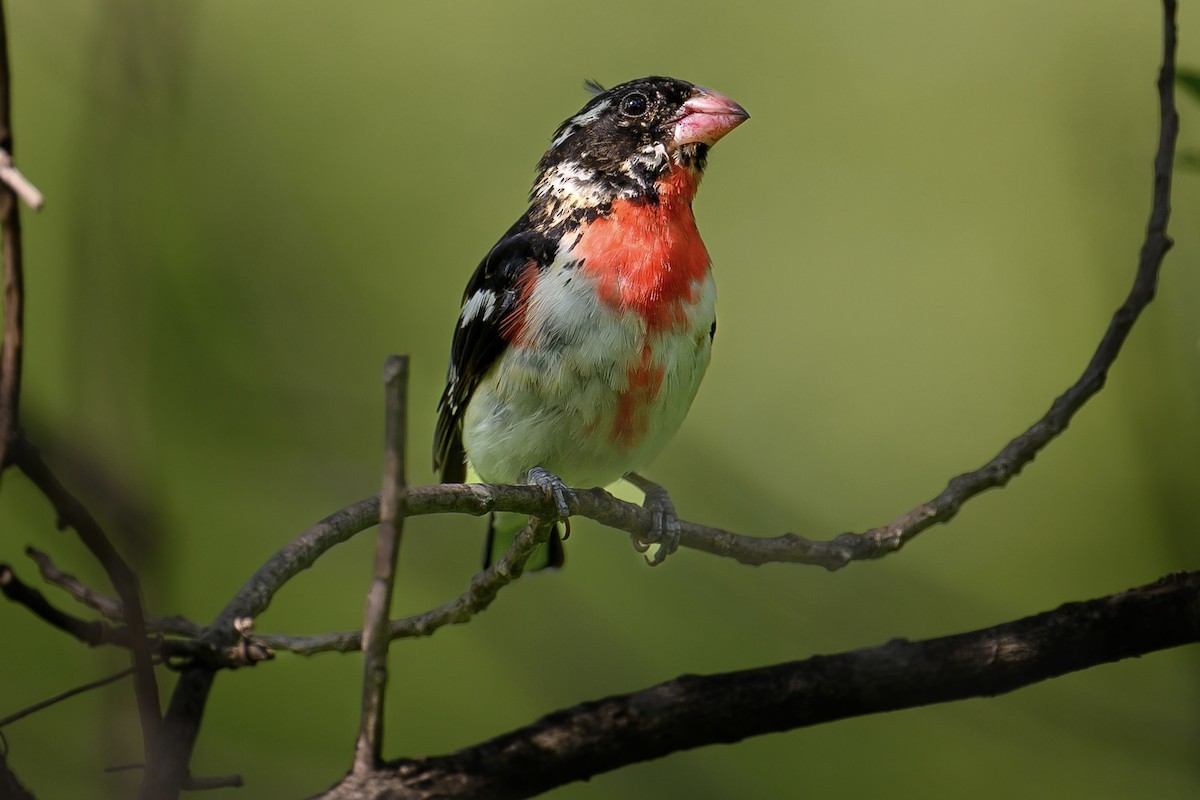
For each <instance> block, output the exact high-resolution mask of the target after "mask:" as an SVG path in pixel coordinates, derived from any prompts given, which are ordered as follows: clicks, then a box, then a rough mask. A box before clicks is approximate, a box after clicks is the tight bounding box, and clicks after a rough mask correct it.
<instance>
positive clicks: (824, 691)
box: [322, 572, 1200, 800]
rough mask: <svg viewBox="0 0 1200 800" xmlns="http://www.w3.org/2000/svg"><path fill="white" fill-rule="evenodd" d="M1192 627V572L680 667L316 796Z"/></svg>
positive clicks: (512, 762)
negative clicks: (923, 627)
mask: <svg viewBox="0 0 1200 800" xmlns="http://www.w3.org/2000/svg"><path fill="white" fill-rule="evenodd" d="M1198 641H1200V573H1195V572H1193V573H1183V574H1178V575H1172V576H1169V577H1167V578H1163V579H1162V580H1160V581H1158V582H1157V583H1154V584H1151V585H1149V586H1143V587H1140V588H1137V589H1131V590H1129V591H1126V592H1121V593H1119V594H1115V595H1111V596H1108V597H1104V598H1101V599H1099V600H1091V601H1088V602H1084V603H1070V604H1068V605H1064V606H1062V607H1061V608H1058V609H1056V610H1054V611H1049V612H1046V613H1043V614H1038V615H1037V616H1033V617H1026V618H1024V619H1018V620H1015V621H1013V622H1007V623H1004V624H1002V625H997V626H995V627H992V628H986V629H984V630H978V631H973V632H971V633H961V634H957V635H954V636H945V637H942V638H938V639H926V640H924V641H918V642H909V641H906V640H895V641H892V642H889V643H887V644H884V645H880V646H878V647H870V648H865V649H862V650H854V651H851V652H847V653H839V654H837V655H828V656H815V657H813V658H809V659H806V660H804V661H793V662H789V663H786V664H779V665H776V666H771V667H763V668H760V669H749V670H743V671H740V672H729V673H725V674H721V675H688V676H684V677H681V678H677V679H675V680H672V681H668V682H666V683H662V684H659V685H658V686H654V687H651V688H649V689H646V690H644V691H640V692H634V693H633V694H626V695H618V696H615V697H608V698H605V699H603V700H596V701H593V702H588V703H582V704H580V705H577V706H574V707H572V708H567V709H563V710H561V711H556V712H554V713H553V714H550V715H548V716H546V717H543V718H542V719H540V720H538V721H537V722H535V723H533V724H532V725H529V726H526V727H524V728H521V729H519V730H515V731H512V732H511V733H506V734H504V735H502V736H498V737H496V738H495V739H491V740H490V741H486V742H483V743H481V744H478V745H475V746H473V747H468V748H465V749H463V750H460V751H458V752H456V753H451V754H449V755H443V756H433V757H428V758H420V759H402V760H398V761H394V762H390V763H389V764H388V765H387V767H386V769H384V770H381V771H380V772H378V773H376V775H374V776H373V778H372V779H371V780H370V781H365V782H364V781H362V780H359V779H357V777H356V776H348V778H347V780H346V782H345V783H344V784H339V785H338V786H336V787H334V788H333V789H331V790H330V791H329V792H328V793H326V794H325V795H322V798H323V800H343V799H344V798H350V797H354V798H356V800H368V798H384V797H386V798H390V799H391V800H426V799H427V798H434V797H437V798H455V797H463V798H466V797H472V798H476V797H487V798H493V799H495V800H502V799H504V798H521V797H532V796H534V795H537V794H540V793H542V792H545V791H547V790H549V789H552V788H554V787H557V786H563V785H565V784H567V783H571V782H574V781H579V780H587V779H588V778H590V777H592V776H594V775H597V774H599V773H602V772H607V771H610V770H613V769H617V768H619V767H623V766H627V765H629V764H634V763H637V762H641V761H648V760H651V759H655V758H661V757H662V756H665V755H668V754H670V753H675V752H679V751H681V750H688V749H691V748H695V747H702V746H704V745H710V744H722V743H729V742H736V741H739V740H741V739H745V738H747V737H749V736H757V735H761V734H765V733H774V732H778V731H784V730H792V729H795V728H801V727H805V726H809V725H817V724H820V723H825V722H830V721H833V720H839V719H847V718H850V717H857V716H863V715H866V714H877V713H880V712H884V711H895V710H898V709H903V708H914V707H917V706H923V705H929V704H931V703H944V702H948V701H952V700H962V699H966V698H970V697H990V696H994V695H999V694H1004V693H1005V692H1010V691H1013V690H1014V689H1019V688H1021V687H1024V686H1029V685H1030V684H1033V683H1037V682H1039V681H1043V680H1046V679H1048V678H1053V677H1057V676H1060V675H1065V674H1067V673H1069V672H1074V671H1076V670H1081V669H1087V668H1088V667H1093V666H1096V665H1098V664H1104V663H1108V662H1111V661H1118V660H1120V659H1124V658H1131V657H1134V656H1140V655H1145V654H1146V653H1150V652H1154V651H1156V650H1162V649H1165V648H1169V647H1177V646H1179V645H1183V644H1188V643H1193V642H1198Z"/></svg>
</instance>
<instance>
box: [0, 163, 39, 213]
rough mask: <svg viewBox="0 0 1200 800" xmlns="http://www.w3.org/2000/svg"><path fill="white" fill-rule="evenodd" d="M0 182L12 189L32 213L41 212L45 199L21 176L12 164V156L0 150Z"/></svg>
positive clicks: (19, 171)
mask: <svg viewBox="0 0 1200 800" xmlns="http://www.w3.org/2000/svg"><path fill="white" fill-rule="evenodd" d="M0 181H3V182H4V183H6V184H8V188H10V189H12V190H13V192H15V193H16V195H17V197H20V198H21V199H22V200H24V201H25V205H27V206H29V207H30V208H31V209H33V210H34V211H41V210H42V206H43V205H44V204H45V202H46V198H45V197H44V196H43V195H42V193H41V191H39V190H38V188H37V187H36V186H34V185H33V183H32V182H31V181H30V180H29V179H28V178H26V177H25V176H24V175H22V174H21V170H19V169H17V167H16V165H15V164H13V160H12V156H11V155H10V154H9V153H8V152H7V151H5V150H0Z"/></svg>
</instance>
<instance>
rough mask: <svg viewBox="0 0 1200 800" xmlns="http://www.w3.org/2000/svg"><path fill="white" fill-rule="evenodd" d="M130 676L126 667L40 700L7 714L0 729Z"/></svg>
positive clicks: (2, 719)
mask: <svg viewBox="0 0 1200 800" xmlns="http://www.w3.org/2000/svg"><path fill="white" fill-rule="evenodd" d="M132 674H133V667H126V668H125V669H123V670H121V671H120V672H114V673H113V674H112V675H108V676H106V677H104V678H100V679H99V680H94V681H91V682H90V683H85V684H83V685H82V686H76V687H75V688H73V689H68V690H67V691H65V692H63V693H61V694H56V695H54V696H53V697H48V698H46V699H45V700H41V701H39V702H37V703H34V704H33V705H31V706H28V707H26V708H22V709H21V710H20V711H14V712H13V713H12V714H9V715H8V716H7V717H3V718H0V728H3V727H5V726H6V725H11V724H13V723H14V722H16V721H18V720H21V719H24V718H25V717H28V716H29V715H30V714H36V713H37V712H39V711H41V710H42V709H44V708H49V707H50V706H52V705H55V704H57V703H61V702H62V701H63V700H69V699H70V698H72V697H74V696H75V695H79V694H83V693H84V692H90V691H91V690H93V689H99V688H100V687H101V686H107V685H108V684H110V683H116V682H117V681H119V680H121V679H122V678H127V677H129V676H130V675H132ZM3 796H4V794H3V793H0V797H3Z"/></svg>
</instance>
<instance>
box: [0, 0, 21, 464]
mask: <svg viewBox="0 0 1200 800" xmlns="http://www.w3.org/2000/svg"><path fill="white" fill-rule="evenodd" d="M11 120H12V94H11V87H10V81H9V68H8V28H7V23H6V21H5V12H4V7H3V6H2V5H0V150H3V151H4V152H5V153H12V152H13V135H12V121H11ZM0 228H2V230H0V258H2V259H3V261H4V342H3V344H2V345H0V471H3V469H4V467H6V466H8V458H9V452H8V451H9V447H10V446H11V444H12V442H13V440H15V439H16V437H17V435H18V431H19V430H20V407H21V357H22V355H21V354H22V351H23V348H24V342H25V272H24V267H23V265H22V262H21V207H20V204H18V203H17V196H16V194H15V193H14V192H13V191H12V188H11V187H10V186H9V185H8V184H2V185H0Z"/></svg>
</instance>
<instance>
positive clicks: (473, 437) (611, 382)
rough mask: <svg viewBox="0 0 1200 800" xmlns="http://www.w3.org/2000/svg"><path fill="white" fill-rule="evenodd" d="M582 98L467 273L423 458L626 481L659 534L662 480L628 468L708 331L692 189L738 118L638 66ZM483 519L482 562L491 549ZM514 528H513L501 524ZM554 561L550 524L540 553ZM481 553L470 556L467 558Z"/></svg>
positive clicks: (670, 535) (534, 475) (697, 359)
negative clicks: (429, 451) (518, 202)
mask: <svg viewBox="0 0 1200 800" xmlns="http://www.w3.org/2000/svg"><path fill="white" fill-rule="evenodd" d="M593 86H594V88H595V90H596V91H597V94H596V95H595V97H593V98H592V100H591V101H590V102H588V103H587V104H586V105H585V106H584V107H583V108H582V110H580V112H579V113H578V114H576V115H575V116H573V117H571V118H570V119H568V120H567V121H565V122H564V123H563V124H562V125H561V126H559V128H558V130H557V131H556V132H555V134H554V138H553V139H552V140H551V142H550V149H549V150H547V151H546V154H545V155H544V156H543V157H542V159H541V162H540V163H539V164H538V169H537V179H536V180H535V181H534V184H533V190H532V191H531V193H530V206H529V210H528V211H526V212H525V214H524V215H523V216H522V217H521V218H520V219H519V220H517V222H516V224H514V225H513V226H512V227H511V228H509V230H508V232H507V233H505V234H504V236H503V237H502V238H501V239H500V241H499V242H498V243H497V244H496V246H495V247H493V248H492V249H491V251H490V252H489V253H488V254H487V255H486V256H485V257H484V259H483V261H482V263H480V265H479V267H478V268H477V269H476V270H475V274H474V275H473V276H472V277H471V280H470V281H469V282H468V283H467V288H466V291H465V292H464V294H463V304H462V312H461V313H460V315H459V318H458V324H457V325H456V327H455V330H454V341H453V345H452V348H451V355H450V368H449V373H448V374H447V376H446V390H445V392H444V393H443V395H442V399H441V402H440V404H439V406H438V410H439V417H438V425H437V435H436V440H435V442H434V451H433V462H434V469H435V470H441V473H442V480H443V481H445V482H449V483H458V482H462V481H463V480H464V479H465V477H466V468H467V463H468V461H469V463H470V466H471V467H473V468H474V470H475V472H476V473H478V475H479V477H480V478H481V479H482V480H483V481H487V482H490V483H507V484H513V483H526V482H528V483H532V484H536V485H539V486H542V487H543V488H545V489H546V491H547V492H548V494H550V495H552V496H553V497H554V500H555V502H556V505H557V507H558V510H559V515H560V517H561V518H562V519H566V517H567V515H568V509H567V505H566V502H565V498H564V496H563V490H564V488H565V487H566V486H575V487H581V488H590V487H592V486H606V485H608V484H610V483H612V482H614V481H616V480H617V479H618V478H621V477H626V478H627V479H629V480H630V482H632V483H633V484H634V485H635V486H637V487H638V488H640V489H642V490H643V492H645V495H646V499H645V505H646V507H647V508H649V509H651V510H652V511H654V513H655V530H654V531H652V532H651V535H650V536H648V537H647V539H648V540H649V541H647V542H643V541H639V540H638V539H637V538H636V537H635V539H634V544H635V546H637V547H638V549H639V550H641V551H643V552H644V551H645V550H646V549H647V547H648V545H649V543H650V542H653V541H658V542H659V549H658V551H657V552H656V553H655V557H654V559H653V560H652V561H651V563H659V562H661V561H662V559H663V558H665V557H666V556H667V555H668V554H670V553H671V552H672V551H673V550H674V549H675V548H676V547H677V546H678V540H679V522H678V519H677V517H676V516H675V511H674V507H673V505H672V504H671V501H670V498H669V496H668V495H667V493H666V491H665V490H663V489H662V488H661V487H659V486H657V485H655V484H652V483H650V482H649V481H647V480H645V479H644V478H642V477H641V476H639V475H637V474H636V473H634V472H633V470H635V469H638V468H640V467H642V466H643V465H645V464H646V463H647V462H649V461H650V460H651V459H653V458H654V457H655V456H656V455H657V454H658V452H659V451H660V450H661V449H662V448H663V446H664V445H665V444H666V443H667V440H668V439H670V438H671V436H672V435H674V433H675V431H676V430H678V428H679V426H680V425H681V424H682V423H683V419H684V417H685V416H686V415H687V411H688V408H689V407H690V406H691V404H692V398H693V397H695V395H696V389H697V388H698V387H699V385H700V379H701V378H702V377H703V376H704V370H705V368H706V367H707V366H708V361H709V353H710V350H711V347H712V339H713V336H714V334H715V333H716V329H717V321H716V312H715V308H714V307H715V301H716V290H715V288H714V285H713V277H712V271H711V269H710V262H709V256H708V251H707V250H706V249H705V247H704V243H703V242H702V241H701V240H700V233H699V232H698V231H697V230H696V220H695V217H694V216H693V215H692V198H693V197H694V196H695V194H696V188H697V186H698V185H699V183H700V178H701V176H702V174H703V172H704V168H705V164H706V160H707V156H708V150H709V148H710V147H711V146H712V145H713V144H714V143H715V142H716V141H717V140H718V139H720V138H721V137H722V136H724V135H725V134H727V133H729V132H730V131H731V130H733V129H734V128H736V127H737V126H738V125H740V124H741V123H742V122H744V121H745V120H746V119H747V118H748V116H749V115H748V114H747V113H746V111H745V110H744V109H743V108H742V107H741V106H739V105H738V104H737V103H735V102H734V101H732V100H730V99H729V98H728V97H725V96H724V95H721V94H719V93H717V92H714V91H712V90H710V89H704V88H701V87H699V86H695V85H693V84H690V83H687V82H686V81H681V80H676V79H674V78H662V77H650V78H642V79H640V80H635V81H630V82H629V83H623V84H621V85H620V86H615V87H613V88H612V89H609V90H607V91H604V90H602V89H601V88H600V87H599V86H595V85H593ZM495 530H496V521H495V519H494V518H493V519H491V520H490V523H489V537H488V539H489V542H488V550H487V553H486V554H485V562H490V561H491V560H492V559H493V558H495V557H496V556H498V555H499V554H501V553H502V552H503V550H498V551H496V550H494V546H495V545H497V544H499V543H498V542H493V536H494V534H495ZM514 532H515V531H514ZM561 563H562V544H561V541H560V540H559V537H558V532H557V528H556V530H555V533H554V535H553V537H552V540H551V547H550V553H549V554H548V563H547V564H546V565H548V566H559V565H561ZM485 565H486V564H485Z"/></svg>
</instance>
